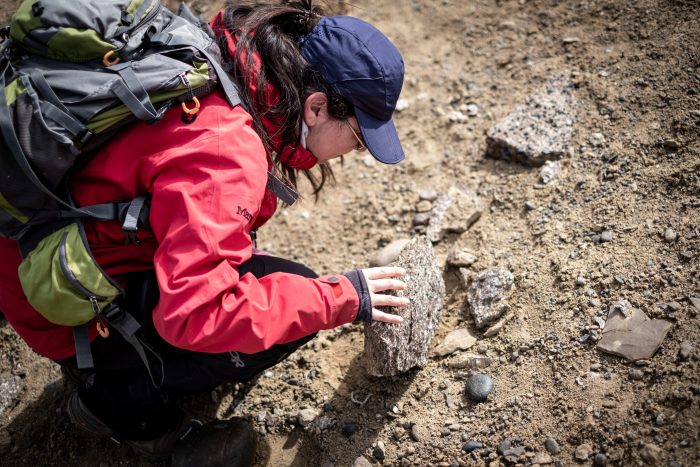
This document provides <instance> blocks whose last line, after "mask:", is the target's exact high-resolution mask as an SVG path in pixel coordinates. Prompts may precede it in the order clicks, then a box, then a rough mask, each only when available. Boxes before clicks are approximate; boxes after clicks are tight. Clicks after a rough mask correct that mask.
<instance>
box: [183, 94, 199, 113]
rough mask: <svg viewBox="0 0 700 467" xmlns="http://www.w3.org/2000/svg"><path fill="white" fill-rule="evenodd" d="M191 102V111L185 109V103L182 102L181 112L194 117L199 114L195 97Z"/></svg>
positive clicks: (197, 100) (197, 101) (187, 108)
mask: <svg viewBox="0 0 700 467" xmlns="http://www.w3.org/2000/svg"><path fill="white" fill-rule="evenodd" d="M192 102H194V107H192V108H191V109H190V108H189V107H187V103H185V102H183V103H182V104H181V106H182V111H183V112H184V113H186V114H187V115H195V114H196V113H197V112H199V99H197V97H195V96H192Z"/></svg>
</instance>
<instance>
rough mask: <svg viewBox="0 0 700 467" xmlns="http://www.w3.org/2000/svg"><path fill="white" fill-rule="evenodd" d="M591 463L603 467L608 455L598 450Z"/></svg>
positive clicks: (606, 463) (606, 462)
mask: <svg viewBox="0 0 700 467" xmlns="http://www.w3.org/2000/svg"><path fill="white" fill-rule="evenodd" d="M593 465H595V466H596V467H605V466H606V465H608V456H606V455H605V454H603V453H602V452H599V453H598V454H596V455H595V457H594V458H593Z"/></svg>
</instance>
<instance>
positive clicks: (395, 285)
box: [367, 279, 406, 292]
mask: <svg viewBox="0 0 700 467" xmlns="http://www.w3.org/2000/svg"><path fill="white" fill-rule="evenodd" d="M367 287H369V291H370V292H381V291H383V290H403V289H405V288H406V283H405V282H403V281H400V280H398V279H369V280H368V281H367Z"/></svg>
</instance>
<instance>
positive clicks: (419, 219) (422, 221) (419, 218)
mask: <svg viewBox="0 0 700 467" xmlns="http://www.w3.org/2000/svg"><path fill="white" fill-rule="evenodd" d="M429 222H430V214H429V213H427V212H419V213H418V214H416V215H415V216H413V225H428V223H429Z"/></svg>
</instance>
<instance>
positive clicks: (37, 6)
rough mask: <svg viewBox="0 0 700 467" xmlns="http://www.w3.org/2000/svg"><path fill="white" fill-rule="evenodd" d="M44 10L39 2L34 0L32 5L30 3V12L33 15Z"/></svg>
mask: <svg viewBox="0 0 700 467" xmlns="http://www.w3.org/2000/svg"><path fill="white" fill-rule="evenodd" d="M43 12H44V7H43V5H42V4H41V2H36V3H35V4H34V5H32V14H33V15H34V16H41V14H42V13H43Z"/></svg>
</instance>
